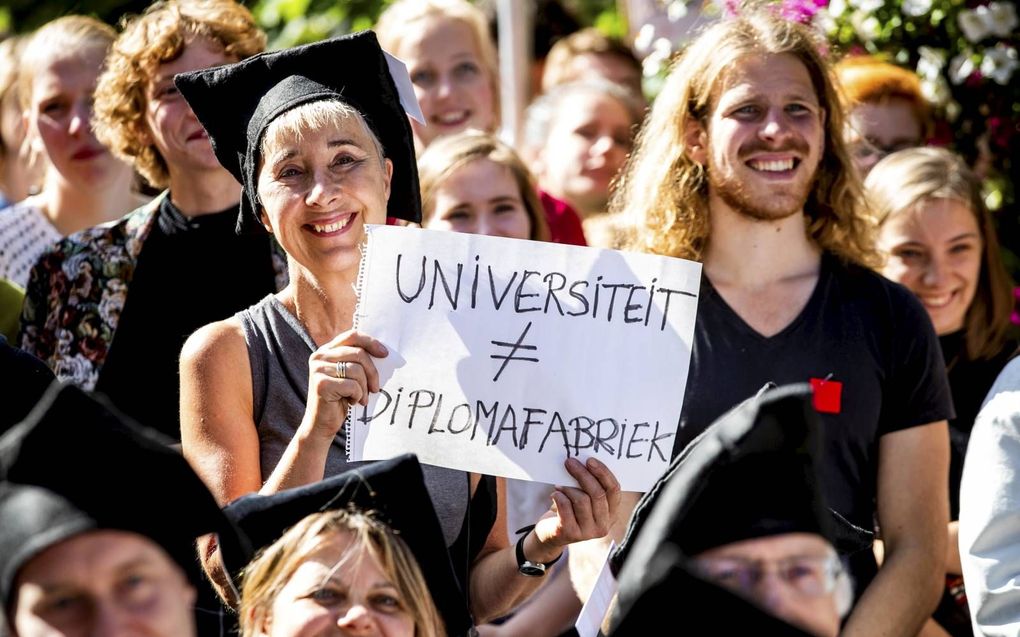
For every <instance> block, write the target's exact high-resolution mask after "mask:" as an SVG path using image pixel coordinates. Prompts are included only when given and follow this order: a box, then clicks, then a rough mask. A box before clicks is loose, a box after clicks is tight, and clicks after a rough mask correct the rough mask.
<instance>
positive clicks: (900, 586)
mask: <svg viewBox="0 0 1020 637" xmlns="http://www.w3.org/2000/svg"><path fill="white" fill-rule="evenodd" d="M265 48H266V36H265V34H264V33H263V32H262V31H261V30H260V29H259V28H258V26H257V25H256V23H255V21H254V19H253V17H252V15H251V14H250V12H249V11H248V10H247V9H246V8H245V7H244V6H243V5H241V4H239V3H237V2H235V1H234V0H159V1H158V2H155V3H154V4H152V5H151V6H150V7H149V8H148V9H147V10H146V11H145V12H144V13H142V14H140V15H137V16H131V17H128V18H126V19H125V20H124V21H123V22H122V23H121V24H119V25H117V28H114V27H113V26H111V25H107V24H104V23H102V22H100V21H98V20H96V19H94V18H91V17H87V16H81V15H69V16H64V17H61V18H58V19H56V20H53V21H52V22H49V23H47V24H46V25H45V26H43V27H41V28H39V29H38V30H37V31H35V32H34V33H31V34H26V35H22V36H15V37H9V38H7V39H6V40H4V41H3V42H0V195H2V203H0V333H2V334H3V335H4V336H5V337H6V338H4V337H0V367H2V377H3V379H4V380H3V381H2V384H3V387H4V389H5V391H4V393H3V396H4V398H3V409H2V410H0V412H2V413H0V600H2V602H3V606H2V609H0V610H2V613H3V616H4V620H5V622H3V623H4V626H3V627H0V634H3V633H4V631H5V630H6V631H8V632H9V634H11V635H13V636H17V637H43V636H44V635H69V636H70V635H79V634H81V635H86V634H88V635H114V634H122V633H126V632H130V630H137V631H140V632H144V633H145V634H152V635H166V636H171V635H175V636H183V637H190V636H192V635H199V636H201V637H205V636H206V635H209V636H210V637H212V636H219V635H227V634H241V635H244V636H245V637H248V636H255V635H272V636H277V635H280V636H283V635H312V634H344V635H348V634H349V635H388V636H402V635H418V636H439V635H482V636H512V635H528V636H542V635H549V636H554V635H560V634H569V631H570V630H571V629H572V626H573V625H574V622H575V620H576V619H577V616H578V613H579V612H580V609H581V606H582V604H583V603H584V602H586V601H587V600H588V598H589V596H591V593H592V589H593V587H594V586H595V578H596V576H597V574H598V572H599V569H600V567H601V566H602V565H603V564H605V563H607V561H608V564H609V567H610V568H611V569H612V570H613V572H614V573H615V575H616V576H617V578H618V580H619V592H618V595H617V596H616V599H615V601H614V603H613V604H612V605H611V607H610V609H609V610H608V613H607V614H606V617H605V621H604V623H603V632H604V633H605V634H607V635H621V636H622V635H638V634H648V633H649V632H661V631H662V627H664V626H671V627H675V630H674V629H670V632H677V633H680V634H685V633H686V632H690V633H695V632H700V631H701V630H704V629H705V627H711V628H712V629H713V630H715V631H718V630H720V629H721V630H722V631H723V632H724V633H734V634H736V633H738V632H743V631H745V630H746V631H759V632H761V633H762V634H769V635H773V634H775V635H785V634H789V635H803V634H809V635H816V636H823V637H831V636H834V635H837V634H845V635H848V636H854V635H867V636H872V635H924V636H938V635H947V634H948V635H953V636H954V637H957V636H963V635H1016V634H1017V631H1018V630H1020V602H1018V601H1017V600H1018V599H1020V584H1017V582H1018V581H1020V577H1018V576H1020V559H1018V556H1020V525H1018V524H1017V523H1016V522H1017V516H1018V515H1020V513H1018V512H1020V492H1018V490H1017V486H1016V485H1017V482H1016V479H1015V476H1016V475H1020V471H1018V466H1020V451H1017V449H1018V447H1017V445H1016V444H1015V443H1016V441H1017V437H1018V434H1017V432H1018V431H1020V426H1018V425H1020V394H1018V392H1020V367H1018V364H1017V363H1016V362H1015V361H1013V362H1011V360H1012V359H1013V357H1014V353H1015V351H1016V349H1017V342H1016V340H1015V335H1016V333H1015V329H1014V326H1013V325H1012V323H1011V316H1012V313H1013V309H1014V307H1013V306H1014V303H1015V301H1014V299H1015V297H1014V285H1013V282H1012V281H1011V279H1010V275H1009V273H1008V272H1007V269H1006V268H1005V266H1004V264H1003V262H1002V259H1001V256H1000V254H999V241H998V238H997V235H996V224H995V221H994V219H993V218H992V215H991V214H990V212H989V211H988V209H987V208H986V206H985V203H984V198H983V194H982V184H981V182H980V180H979V179H978V177H977V176H976V175H975V173H974V171H973V170H972V169H971V167H969V166H968V165H967V164H966V162H965V161H964V160H963V159H961V158H960V157H959V156H957V155H955V154H954V153H953V152H951V151H950V150H947V149H945V148H938V147H935V146H931V145H928V141H929V138H930V136H931V134H932V131H933V128H934V120H933V114H932V112H931V108H930V107H929V105H928V102H927V101H926V99H925V97H924V95H923V93H922V91H921V86H920V82H919V81H918V79H917V77H916V76H914V75H913V74H912V73H911V72H910V71H908V70H905V69H903V68H900V67H898V66H896V65H895V64H893V63H891V62H889V61H885V60H879V59H876V58H872V57H868V56H848V57H844V58H842V59H834V58H833V57H832V55H833V51H832V50H831V47H829V46H827V45H826V44H825V43H824V42H823V41H821V40H820V39H819V36H818V35H817V34H816V33H814V32H813V31H812V30H811V29H810V28H809V27H806V26H804V25H800V24H797V23H794V22H790V21H787V20H785V19H783V18H782V17H780V16H779V15H778V14H776V13H775V12H773V11H770V10H769V8H768V6H767V4H764V5H763V4H761V3H756V2H750V3H747V4H746V5H744V6H743V7H742V8H740V9H739V10H738V11H737V12H736V15H735V16H732V17H727V18H724V19H721V20H719V21H715V22H713V23H711V24H709V25H708V26H707V27H705V28H704V29H703V30H702V31H701V32H700V33H698V34H697V35H696V36H695V37H693V38H692V40H691V42H690V44H688V45H687V46H686V47H684V49H683V50H682V51H681V52H680V53H679V54H678V55H677V56H676V58H675V60H674V61H673V63H672V66H671V67H670V71H669V74H668V76H667V77H666V79H665V81H664V83H663V85H662V89H661V91H660V92H659V93H658V95H657V96H656V97H655V99H654V100H653V101H651V103H649V101H648V100H647V99H646V96H645V95H644V94H643V93H642V67H641V63H640V61H639V60H638V59H637V58H636V57H635V56H634V54H633V52H632V50H631V49H630V47H629V46H628V45H627V43H625V42H623V41H620V40H617V39H614V38H611V37H608V36H605V35H603V34H601V33H600V32H599V31H597V30H596V29H593V28H588V29H582V30H579V31H577V32H575V33H572V34H569V35H565V36H563V37H562V38H561V39H559V40H558V41H557V42H556V44H555V45H554V46H553V47H552V48H551V50H550V51H549V53H548V55H547V56H546V58H545V61H544V67H542V70H541V80H540V81H539V82H537V83H536V84H537V87H538V89H539V92H538V94H537V95H536V96H535V97H534V99H533V100H532V101H531V103H530V105H529V106H528V108H527V110H526V112H525V114H524V122H523V128H522V135H521V139H520V140H518V142H517V147H516V148H515V147H512V146H511V145H509V144H507V143H505V142H504V141H502V140H501V139H500V138H499V129H500V120H501V117H500V115H501V114H500V110H499V99H498V98H499V89H500V79H499V77H498V72H497V69H498V59H497V50H496V46H495V43H494V41H493V39H492V35H491V31H490V27H489V21H488V19H487V17H486V16H485V14H484V13H483V12H481V11H480V10H479V9H478V8H477V7H475V6H474V5H473V4H471V3H469V2H467V1H466V0H397V1H396V2H393V3H391V4H390V5H389V6H388V7H387V9H386V10H385V11H384V13H383V14H382V16H381V17H380V19H379V21H378V23H377V24H376V25H375V26H374V27H373V29H372V30H370V31H365V32H360V33H355V34H349V35H346V36H341V37H337V38H332V39H329V40H324V41H322V42H317V43H313V44H308V45H304V46H300V47H295V48H290V49H283V50H280V51H272V52H267V51H265ZM387 54H391V55H393V56H396V57H397V58H399V59H400V60H403V61H404V62H405V64H406V77H405V76H401V75H400V74H401V73H402V71H401V70H399V69H400V67H399V66H394V65H391V64H389V63H388V62H387ZM404 82H409V83H410V85H411V86H413V88H414V97H415V98H416V100H417V106H418V107H420V111H421V115H422V120H423V121H418V120H417V119H415V118H412V117H410V116H409V115H408V113H414V111H415V109H414V108H413V105H410V104H407V103H406V102H407V98H406V96H403V97H402V96H401V94H400V91H399V90H398V87H399V86H401V85H402V83H404ZM402 100H403V101H402ZM365 224H390V225H407V226H420V227H423V228H428V229H433V230H447V231H453V232H463V233H473V234H480V235H488V236H494V237H502V238H505V239H507V241H506V242H504V244H503V245H504V246H505V247H504V248H503V249H505V250H507V251H512V250H513V249H514V246H515V243H514V241H513V240H531V241H540V242H553V243H562V244H573V245H581V246H585V245H588V246H593V247H596V248H604V249H623V250H633V251H641V252H647V253H651V254H655V255H661V256H664V257H678V258H683V259H690V260H695V261H699V262H701V263H702V264H703V276H702V280H701V288H700V297H699V305H698V313H697V318H696V325H695V333H694V342H693V350H692V353H691V363H690V372H689V381H688V385H687V387H686V391H685V402H684V406H683V410H682V412H681V413H680V414H679V415H678V430H677V435H676V444H675V445H674V448H673V460H672V462H671V464H670V466H669V469H668V470H667V471H666V472H665V473H664V475H663V476H662V477H661V478H660V479H659V481H658V482H657V483H656V485H655V486H654V487H653V488H652V489H651V490H649V491H648V492H647V493H644V494H637V493H627V492H621V490H620V485H619V482H618V481H617V479H616V476H614V475H613V473H612V472H611V471H610V470H609V469H608V468H607V467H606V465H604V464H603V463H602V462H600V461H599V459H598V454H597V453H596V454H594V455H593V456H592V457H590V458H580V459H574V458H571V459H568V460H567V461H566V463H565V468H566V470H567V472H568V473H569V474H570V476H571V477H572V478H573V479H574V480H575V484H574V485H568V486H552V485H546V484H541V483H536V482H527V481H513V480H505V479H503V478H497V477H494V476H490V475H482V474H477V473H471V472H465V471H458V470H453V469H447V468H441V467H435V466H429V465H423V464H419V462H418V460H417V459H416V458H415V457H414V456H406V457H400V458H395V459H393V460H389V461H383V462H380V463H372V464H367V465H366V464H361V463H351V462H349V461H348V459H347V454H346V449H345V442H346V433H345V430H344V422H345V420H346V418H347V414H348V410H349V408H350V406H351V405H352V404H367V401H368V397H369V395H370V394H371V393H373V392H377V391H379V389H380V380H379V373H378V371H377V369H376V361H377V360H379V359H381V358H385V357H386V356H388V355H389V352H388V351H387V348H386V347H385V345H384V344H383V343H381V342H380V341H378V340H376V339H375V338H373V337H372V335H371V334H365V333H362V332H358V331H356V330H354V329H353V320H354V316H353V315H354V311H355V308H356V305H357V301H358V299H357V291H356V286H355V283H356V281H357V279H358V272H359V268H360V264H361V259H362V253H361V249H360V246H361V245H362V242H363V239H364V236H365ZM593 347H596V348H597V347H598V344H597V343H595V344H593ZM659 355H662V356H672V355H674V354H673V353H669V352H661V353H659ZM676 355H679V353H676ZM607 364H609V366H610V368H611V369H612V370H614V371H616V372H617V373H622V374H627V375H631V376H639V375H641V374H642V373H643V372H642V369H641V368H640V366H639V365H636V364H634V363H633V362H632V361H628V360H614V361H607ZM437 373H442V370H437ZM593 373H596V371H595V370H593ZM583 381H584V379H576V378H575V379H564V381H563V382H583ZM684 389H685V388H677V391H683V390H684ZM548 391H550V392H556V391H557V388H555V387H550V388H548ZM613 541H615V542H616V548H615V549H611V548H610V543H611V542H613Z"/></svg>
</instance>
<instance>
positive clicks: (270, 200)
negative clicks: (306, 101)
mask: <svg viewBox="0 0 1020 637" xmlns="http://www.w3.org/2000/svg"><path fill="white" fill-rule="evenodd" d="M309 106H314V104H313V105H309ZM302 108H304V107H302ZM293 112H294V111H292V113H293ZM288 115H290V113H287V114H285V115H283V116H281V118H280V120H277V121H276V122H273V124H271V125H270V127H269V128H268V129H267V131H266V134H265V138H266V141H265V142H264V143H263V154H262V165H261V167H260V169H259V174H258V185H257V190H258V198H259V201H260V202H261V204H262V222H263V225H265V227H266V229H267V230H269V231H270V232H272V233H273V234H274V235H275V236H276V239H277V240H278V241H279V242H280V245H281V246H282V247H283V249H284V250H285V251H286V252H287V254H288V255H290V257H291V258H293V259H294V260H295V261H297V262H298V263H300V264H301V265H302V266H304V267H306V268H308V269H309V270H313V271H323V272H326V271H342V270H347V269H350V268H352V267H357V266H358V264H359V262H360V258H361V257H360V254H361V253H360V250H359V249H358V247H359V246H360V244H361V241H362V238H363V236H364V226H365V224H366V223H379V224H381V223H385V222H386V202H387V200H388V199H389V194H390V178H391V176H392V173H393V164H392V163H391V162H390V160H388V159H384V158H383V157H381V156H380V146H379V144H378V142H377V141H375V138H374V136H373V135H372V133H371V131H370V130H369V129H368V126H367V125H366V124H365V121H364V120H363V119H362V118H361V116H360V115H357V114H356V113H351V114H349V115H347V116H337V117H333V118H332V120H333V121H332V123H329V124H326V125H324V126H320V127H317V128H312V129H307V130H300V132H298V131H294V130H292V129H291V128H290V127H288V126H287V125H286V124H285V123H283V120H284V118H286V117H287V116H288ZM278 124H281V125H280V126H278Z"/></svg>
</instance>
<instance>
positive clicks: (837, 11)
mask: <svg viewBox="0 0 1020 637" xmlns="http://www.w3.org/2000/svg"><path fill="white" fill-rule="evenodd" d="M823 11H827V12H828V13H829V15H831V16H832V17H834V18H838V17H839V16H841V15H843V13H844V12H845V11H846V0H832V1H831V2H829V6H828V8H827V9H823Z"/></svg>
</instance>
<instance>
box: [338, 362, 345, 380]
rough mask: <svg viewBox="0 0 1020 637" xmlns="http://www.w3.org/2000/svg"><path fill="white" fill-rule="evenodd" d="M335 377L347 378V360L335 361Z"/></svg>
mask: <svg viewBox="0 0 1020 637" xmlns="http://www.w3.org/2000/svg"><path fill="white" fill-rule="evenodd" d="M336 377H337V378H339V379H340V380H346V379H347V361H337V362H336Z"/></svg>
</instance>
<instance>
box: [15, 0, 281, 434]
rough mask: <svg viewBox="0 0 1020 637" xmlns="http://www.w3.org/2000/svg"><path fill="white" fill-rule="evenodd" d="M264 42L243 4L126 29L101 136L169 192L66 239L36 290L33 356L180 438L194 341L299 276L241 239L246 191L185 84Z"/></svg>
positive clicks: (113, 53)
mask: <svg viewBox="0 0 1020 637" xmlns="http://www.w3.org/2000/svg"><path fill="white" fill-rule="evenodd" d="M265 42H266V38H265V35H264V34H263V33H262V31H260V30H259V28H258V26H257V25H256V24H255V21H254V19H253V18H252V16H251V13H249V11H248V10H247V9H246V8H244V7H243V6H242V5H240V4H238V3H236V2H233V0H210V1H199V0H166V1H165V2H157V3H155V4H153V5H152V6H151V7H149V8H148V9H147V10H146V11H145V12H144V13H143V14H142V15H140V16H136V17H134V18H131V19H129V20H127V22H126V23H125V25H124V29H123V32H122V33H121V35H120V36H119V37H118V38H117V40H116V41H115V42H114V43H113V45H112V48H111V50H110V53H109V56H108V58H107V60H106V67H105V71H104V72H103V74H102V75H101V76H100V78H99V82H98V85H97V87H96V101H95V117H94V120H93V121H94V123H95V129H96V134H97V136H98V138H99V139H100V141H102V142H103V143H104V144H105V145H106V146H107V147H109V148H110V149H112V151H113V152H114V154H116V155H117V156H118V157H120V158H121V159H123V160H125V161H127V162H129V163H131V164H132V166H133V167H134V168H135V169H136V170H137V171H138V172H139V173H140V174H141V175H142V176H143V177H144V178H145V179H146V180H147V181H148V182H149V183H150V184H151V185H153V186H155V187H157V188H166V189H167V190H166V191H165V192H164V193H163V194H162V195H160V196H158V197H156V199H155V200H154V201H152V202H151V203H150V204H148V205H145V206H143V207H141V208H139V209H138V210H136V211H134V212H132V213H130V214H129V215H127V216H126V217H124V218H122V219H120V220H118V221H116V222H113V223H112V224H107V225H102V226H97V227H95V228H91V229H89V230H86V231H84V232H81V233H78V234H74V235H72V236H70V237H68V238H67V239H65V240H63V241H61V242H60V243H58V244H56V245H55V246H54V247H53V248H51V249H50V250H48V251H47V252H46V253H44V254H43V256H42V257H41V258H40V260H39V261H38V263H37V264H36V267H35V268H34V270H33V271H32V274H31V277H30V280H29V284H28V288H27V296H26V300H25V306H24V310H23V313H22V324H21V337H20V344H21V347H22V348H23V349H25V350H27V351H28V352H30V353H32V354H34V355H35V356H37V357H39V358H41V359H42V360H43V361H45V362H46V363H47V364H48V365H49V366H50V367H51V368H52V369H53V370H54V372H55V373H56V375H57V377H58V378H60V379H62V380H67V381H70V382H73V383H74V384H76V385H78V386H79V387H82V388H84V389H87V390H96V391H101V392H103V393H105V394H107V395H108V396H109V397H110V399H111V400H112V401H113V402H114V403H115V404H116V405H117V407H119V408H120V409H121V410H123V411H124V412H126V413H128V414H129V415H131V416H133V417H135V418H137V419H139V420H141V421H142V422H145V423H147V424H149V425H151V426H153V427H155V428H157V429H160V430H161V431H162V432H163V433H165V434H167V435H169V436H170V437H172V438H174V439H176V440H179V439H180V425H179V424H178V407H179V404H178V400H179V398H178V385H179V383H178V378H177V360H178V357H179V355H180V351H181V347H182V345H183V344H184V341H185V339H186V338H187V337H188V335H190V334H191V333H192V332H193V331H195V330H196V329H197V328H199V327H201V326H202V325H204V324H206V323H209V322H210V321H214V320H218V319H222V318H225V317H227V316H231V315H232V314H233V313H234V312H236V311H237V310H239V309H241V308H244V307H247V306H249V305H251V304H252V303H255V302H256V301H258V300H259V299H261V298H262V297H263V296H265V295H266V294H269V293H270V292H273V291H275V290H276V289H278V288H279V287H282V284H283V283H284V282H285V280H286V274H285V265H284V263H283V259H282V257H278V256H276V251H275V247H274V246H275V244H274V242H273V240H272V238H271V237H270V236H269V235H268V234H267V233H265V232H249V233H244V234H240V235H239V234H237V233H236V232H235V227H234V226H235V220H236V219H237V214H238V202H239V201H240V197H241V187H240V185H239V184H238V183H237V181H235V180H234V178H233V176H231V174H230V173H229V172H228V171H227V170H226V169H224V168H223V167H221V166H220V164H219V162H218V161H217V160H216V157H215V155H214V154H213V151H212V147H211V146H210V144H209V139H208V137H207V135H206V133H205V130H204V129H203V128H202V126H201V124H199V123H198V120H197V119H196V118H195V116H194V114H193V113H192V112H191V108H190V107H189V106H188V104H187V102H185V101H184V99H182V98H181V96H180V95H179V94H178V93H177V89H176V88H175V87H174V84H173V77H174V75H175V74H177V73H181V72H184V71H192V70H196V69H203V68H207V67H210V66H217V65H221V64H225V63H228V62H236V61H239V60H242V59H244V58H247V57H250V56H252V55H254V54H256V53H260V52H261V51H262V50H263V49H264V48H265Z"/></svg>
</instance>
